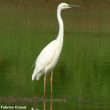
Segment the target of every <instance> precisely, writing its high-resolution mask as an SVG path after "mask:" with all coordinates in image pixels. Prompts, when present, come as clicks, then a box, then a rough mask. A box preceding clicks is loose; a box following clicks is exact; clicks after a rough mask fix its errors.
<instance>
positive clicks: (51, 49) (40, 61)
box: [33, 40, 57, 76]
mask: <svg viewBox="0 0 110 110" xmlns="http://www.w3.org/2000/svg"><path fill="white" fill-rule="evenodd" d="M56 47H57V41H56V40H54V41H52V42H50V43H49V44H48V45H47V46H46V47H45V48H44V49H43V50H42V51H41V53H40V54H39V56H38V58H37V60H36V65H35V69H34V73H33V74H34V76H36V75H37V74H38V73H39V72H42V70H43V69H44V68H45V67H46V66H47V65H48V64H49V63H50V62H51V61H52V58H53V56H54V54H55V50H56Z"/></svg>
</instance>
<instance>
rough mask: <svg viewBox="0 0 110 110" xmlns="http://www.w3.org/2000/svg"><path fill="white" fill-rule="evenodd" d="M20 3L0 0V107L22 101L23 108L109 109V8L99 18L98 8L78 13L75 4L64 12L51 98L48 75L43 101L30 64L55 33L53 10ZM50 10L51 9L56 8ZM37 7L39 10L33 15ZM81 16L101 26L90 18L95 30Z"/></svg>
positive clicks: (38, 82)
mask: <svg viewBox="0 0 110 110" xmlns="http://www.w3.org/2000/svg"><path fill="white" fill-rule="evenodd" d="M31 5H32V4H31ZM20 6H21V7H17V5H13V6H10V4H7V3H4V4H2V5H1V9H2V10H1V11H0V14H1V18H0V24H1V26H0V34H1V37H0V106H1V105H15V106H18V105H20V106H26V107H27V108H26V109H27V110H30V109H39V110H43V109H44V110H52V109H53V110H69V109H76V110H108V109H110V104H109V102H110V81H109V79H110V51H109V50H110V37H109V36H110V33H109V31H108V30H109V29H110V28H109V27H107V23H109V22H108V21H107V20H108V18H109V16H107V15H108V13H107V12H106V13H107V14H106V16H107V17H103V13H102V14H101V13H98V14H97V11H96V13H95V14H97V16H96V15H95V14H93V13H92V12H91V13H90V16H86V14H85V12H83V10H82V11H81V10H80V12H79V14H77V13H75V11H76V9H75V11H74V14H73V12H71V11H70V12H67V11H66V12H65V14H64V16H63V18H64V21H65V38H64V47H63V51H62V54H61V57H60V59H59V62H58V64H57V66H56V68H55V70H54V75H53V99H52V101H51V100H50V81H49V75H48V77H47V87H46V100H45V101H44V100H43V77H42V78H41V79H40V80H39V81H34V82H32V81H31V75H32V69H31V67H32V65H33V64H34V62H35V59H36V57H37V55H38V54H39V52H40V51H41V49H42V48H43V47H44V46H45V45H46V44H48V43H49V42H50V41H52V40H53V39H54V38H55V37H54V36H56V33H57V29H56V28H57V27H55V26H54V25H56V19H54V17H55V14H51V13H50V11H49V10H48V8H46V10H45V11H44V12H43V11H42V10H41V13H40V8H39V10H37V9H36V7H33V8H32V7H28V8H26V7H23V6H24V5H23V6H22V5H20ZM44 6H45V5H44ZM49 6H50V5H49ZM45 7H46V6H45ZM29 9H30V10H29ZM52 10H53V11H52V12H54V10H55V9H52ZM78 10H79V9H78ZM105 11H106V9H105ZM36 12H37V14H38V15H35V13H36ZM45 13H46V14H47V15H46V14H45ZM67 13H69V14H67ZM30 15H31V16H30ZM93 15H95V17H92V16H93ZM68 16H72V17H71V18H69V17H68ZM44 18H45V19H44ZM84 18H85V19H86V20H88V19H90V21H92V19H94V20H96V22H99V20H100V22H99V24H100V25H101V26H100V25H99V24H95V23H93V24H91V25H92V26H94V25H95V29H94V28H93V27H89V22H86V20H84ZM36 19H37V20H36ZM82 19H83V20H84V22H85V26H84V24H83V23H82ZM68 21H69V22H68ZM102 21H103V22H102ZM49 22H50V23H49ZM51 23H52V24H53V25H51ZM71 23H74V25H72V24H71ZM81 23H82V24H81ZM104 26H105V28H104Z"/></svg>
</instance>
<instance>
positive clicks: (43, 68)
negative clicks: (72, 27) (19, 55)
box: [32, 3, 77, 97]
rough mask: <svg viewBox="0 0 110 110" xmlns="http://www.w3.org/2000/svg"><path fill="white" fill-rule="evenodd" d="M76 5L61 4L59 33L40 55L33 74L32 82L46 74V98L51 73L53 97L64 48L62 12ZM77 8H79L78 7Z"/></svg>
mask: <svg viewBox="0 0 110 110" xmlns="http://www.w3.org/2000/svg"><path fill="white" fill-rule="evenodd" d="M72 6H75V5H68V4H66V3H60V4H59V5H58V8H57V19H58V23H59V33H58V36H57V38H56V39H55V40H53V41H52V42H50V43H49V44H48V45H47V46H46V47H45V48H44V49H43V50H42V51H41V53H40V55H39V56H38V58H37V60H36V65H35V69H34V72H33V74H32V80H35V79H36V80H39V79H40V77H41V76H42V75H43V74H44V75H45V76H44V97H45V87H46V75H47V73H49V72H51V78H50V82H51V97H52V76H53V69H54V67H55V65H56V63H57V61H58V59H59V56H60V53H61V50H62V46H63V36H64V26H63V20H62V18H61V10H63V9H67V8H71V7H72ZM76 7H77V6H76Z"/></svg>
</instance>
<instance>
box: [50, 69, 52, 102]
mask: <svg viewBox="0 0 110 110" xmlns="http://www.w3.org/2000/svg"><path fill="white" fill-rule="evenodd" d="M52 81H53V71H52V72H51V77H50V86H51V100H52Z"/></svg>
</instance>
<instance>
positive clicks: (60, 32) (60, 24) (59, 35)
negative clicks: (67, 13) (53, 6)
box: [57, 8, 64, 39]
mask: <svg viewBox="0 0 110 110" xmlns="http://www.w3.org/2000/svg"><path fill="white" fill-rule="evenodd" d="M57 19H58V23H59V33H58V37H57V39H63V36H64V25H63V20H62V18H61V9H59V8H58V9H57Z"/></svg>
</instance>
